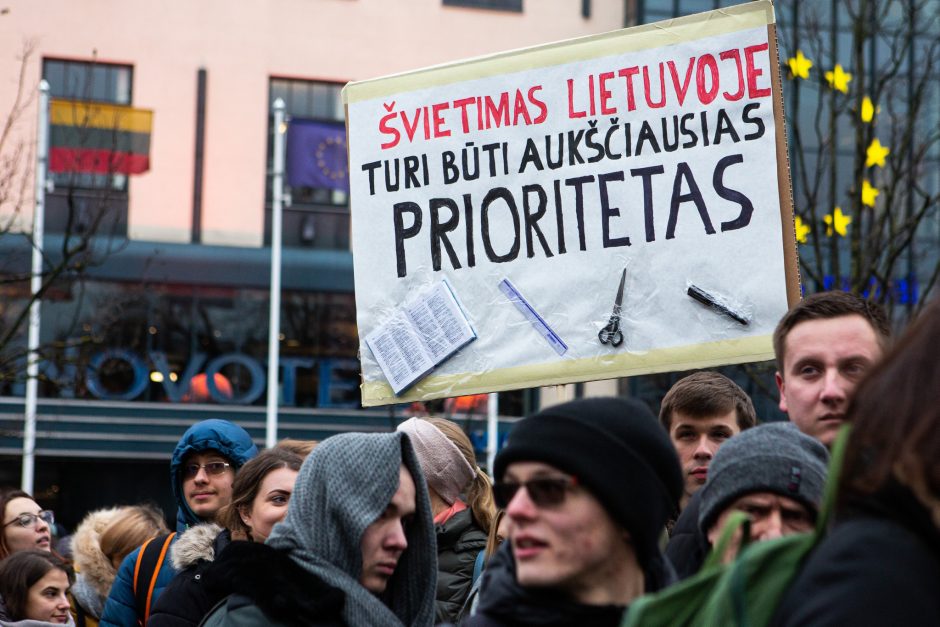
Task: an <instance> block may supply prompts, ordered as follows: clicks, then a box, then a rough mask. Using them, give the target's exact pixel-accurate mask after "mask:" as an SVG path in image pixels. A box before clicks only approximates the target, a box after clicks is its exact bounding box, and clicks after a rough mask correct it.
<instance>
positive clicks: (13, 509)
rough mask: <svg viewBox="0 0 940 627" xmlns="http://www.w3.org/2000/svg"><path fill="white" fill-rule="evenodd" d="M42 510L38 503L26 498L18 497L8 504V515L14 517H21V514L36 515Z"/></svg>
mask: <svg viewBox="0 0 940 627" xmlns="http://www.w3.org/2000/svg"><path fill="white" fill-rule="evenodd" d="M40 509H41V508H40V507H39V504H38V503H36V501H34V500H33V499H30V498H27V497H25V496H18V497H16V498H15V499H10V502H9V503H7V513H8V514H11V515H13V516H19V515H20V514H35V513H36V512H38V511H39V510H40Z"/></svg>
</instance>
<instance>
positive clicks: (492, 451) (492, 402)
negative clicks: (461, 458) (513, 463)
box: [486, 392, 499, 481]
mask: <svg viewBox="0 0 940 627" xmlns="http://www.w3.org/2000/svg"><path fill="white" fill-rule="evenodd" d="M498 445H499V394H497V393H496V392H490V395H489V400H488V402H487V403H486V470H487V472H488V473H489V474H490V477H493V480H494V481H495V480H496V477H494V476H493V462H494V461H495V460H496V448H497V446H498Z"/></svg>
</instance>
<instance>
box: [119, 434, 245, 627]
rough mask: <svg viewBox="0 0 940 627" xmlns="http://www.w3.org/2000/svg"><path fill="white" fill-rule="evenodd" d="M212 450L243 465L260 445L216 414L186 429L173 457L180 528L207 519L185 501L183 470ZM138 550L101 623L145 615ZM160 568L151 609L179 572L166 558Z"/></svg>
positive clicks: (129, 622) (129, 621)
mask: <svg viewBox="0 0 940 627" xmlns="http://www.w3.org/2000/svg"><path fill="white" fill-rule="evenodd" d="M209 450H212V451H218V452H219V453H221V454H222V455H223V456H224V457H226V458H227V459H228V460H230V461H231V463H232V464H234V465H235V466H236V468H237V467H240V466H242V465H243V464H244V463H245V462H247V461H248V460H249V459H251V458H252V457H254V456H255V455H256V454H257V453H258V448H257V447H256V446H255V444H254V442H252V441H251V436H249V435H248V433H247V432H246V431H245V430H244V429H242V428H241V427H239V426H238V425H236V424H234V423H232V422H229V421H228V420H218V419H215V418H213V419H210V420H203V421H202V422H197V423H196V424H194V425H193V426H191V427H190V428H189V429H187V430H186V433H184V434H183V437H181V438H180V441H179V442H178V443H177V445H176V448H175V449H174V450H173V456H172V457H171V458H170V481H171V485H172V488H173V496H174V497H176V504H177V507H178V509H177V511H176V530H177V532H183V531H186V529H188V528H189V527H191V526H193V525H197V524H199V523H201V522H205V521H203V520H202V519H201V518H199V517H198V516H196V514H195V513H194V512H193V510H192V509H190V507H189V505H188V504H187V503H186V499H185V498H184V496H183V482H182V477H181V475H180V470H181V467H182V465H183V460H184V459H185V458H186V456H187V455H189V454H190V453H200V452H202V451H209ZM178 538H179V535H177V536H176V537H175V538H174V539H173V541H174V542H176V541H177V540H178ZM139 554H140V549H139V548H138V549H135V550H134V551H132V552H131V553H130V555H128V556H127V557H126V558H124V561H123V562H121V567H120V568H119V569H118V574H117V578H116V579H115V580H114V585H113V586H112V587H111V593H110V594H109V595H108V601H107V603H105V606H104V613H103V614H102V615H101V622H100V627H133V626H134V625H137V624H138V619H140V618H143V610H142V609H138V608H137V603H136V600H135V598H134V567H135V565H136V563H137V556H138V555H139ZM157 568H158V570H157V580H156V583H155V585H154V589H153V596H152V599H151V604H150V607H151V609H152V608H153V607H155V605H156V602H157V599H159V598H160V595H161V594H162V593H163V590H164V589H165V588H166V586H167V584H169V583H170V581H171V580H172V579H173V577H174V576H176V569H174V568H173V565H172V564H171V563H170V561H169V560H167V559H164V560H163V561H162V562H161V563H160V564H159V565H158V567H157ZM146 581H148V582H149V581H150V577H149V573H148V574H147V576H146Z"/></svg>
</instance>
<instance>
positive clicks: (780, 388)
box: [774, 370, 787, 413]
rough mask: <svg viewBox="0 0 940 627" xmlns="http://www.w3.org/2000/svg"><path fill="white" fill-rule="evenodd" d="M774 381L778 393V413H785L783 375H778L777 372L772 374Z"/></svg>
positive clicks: (785, 396) (784, 383)
mask: <svg viewBox="0 0 940 627" xmlns="http://www.w3.org/2000/svg"><path fill="white" fill-rule="evenodd" d="M774 381H776V382H777V391H778V392H780V405H779V407H780V411H782V412H783V413H787V394H786V382H785V381H784V380H783V375H782V374H780V371H779V370H778V371H777V372H775V373H774Z"/></svg>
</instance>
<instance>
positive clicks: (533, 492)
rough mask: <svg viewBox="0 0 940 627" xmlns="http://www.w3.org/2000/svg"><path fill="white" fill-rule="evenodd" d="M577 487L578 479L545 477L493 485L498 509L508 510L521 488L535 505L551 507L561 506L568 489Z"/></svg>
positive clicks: (494, 498)
mask: <svg viewBox="0 0 940 627" xmlns="http://www.w3.org/2000/svg"><path fill="white" fill-rule="evenodd" d="M576 485H578V479H577V478H576V477H543V478H539V479H529V480H528V481H522V482H514V481H503V482H500V483H496V484H494V485H493V500H495V501H496V507H498V508H500V509H506V507H507V506H508V505H509V502H510V501H511V500H512V499H513V497H514V496H516V492H518V491H519V488H525V491H526V493H528V495H529V498H530V499H532V502H533V503H535V504H536V505H538V506H539V507H551V506H553V505H561V504H562V503H563V502H564V500H565V494H567V492H568V488H572V487H574V486H576Z"/></svg>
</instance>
